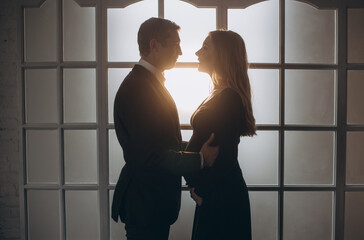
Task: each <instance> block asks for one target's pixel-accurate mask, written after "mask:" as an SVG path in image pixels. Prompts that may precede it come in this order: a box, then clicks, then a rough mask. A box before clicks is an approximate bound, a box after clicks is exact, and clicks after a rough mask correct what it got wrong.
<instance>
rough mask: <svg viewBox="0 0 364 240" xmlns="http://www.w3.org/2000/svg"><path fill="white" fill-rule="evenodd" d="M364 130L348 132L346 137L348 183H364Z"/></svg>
mask: <svg viewBox="0 0 364 240" xmlns="http://www.w3.org/2000/svg"><path fill="white" fill-rule="evenodd" d="M363 146H364V132H348V133H347V138H346V183H347V184H364V174H363V173H364V161H363V159H364V148H363Z"/></svg>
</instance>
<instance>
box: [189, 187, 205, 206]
mask: <svg viewBox="0 0 364 240" xmlns="http://www.w3.org/2000/svg"><path fill="white" fill-rule="evenodd" d="M190 196H191V198H192V199H193V200H194V201H195V202H196V203H197V205H198V206H201V205H202V200H203V199H202V197H200V196H198V195H197V194H196V193H195V188H191V190H190Z"/></svg>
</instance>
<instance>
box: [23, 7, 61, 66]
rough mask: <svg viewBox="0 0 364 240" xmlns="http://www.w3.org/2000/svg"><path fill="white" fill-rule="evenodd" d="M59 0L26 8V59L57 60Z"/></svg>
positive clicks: (38, 60) (34, 60)
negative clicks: (39, 6)
mask: <svg viewBox="0 0 364 240" xmlns="http://www.w3.org/2000/svg"><path fill="white" fill-rule="evenodd" d="M56 17H57V1H56V0H47V1H46V2H45V3H44V4H43V5H42V7H41V8H26V9H25V10H24V58H25V61H31V62H40V61H56V60H57V53H56V52H57V51H56V42H57V41H56V39H57V18H56Z"/></svg>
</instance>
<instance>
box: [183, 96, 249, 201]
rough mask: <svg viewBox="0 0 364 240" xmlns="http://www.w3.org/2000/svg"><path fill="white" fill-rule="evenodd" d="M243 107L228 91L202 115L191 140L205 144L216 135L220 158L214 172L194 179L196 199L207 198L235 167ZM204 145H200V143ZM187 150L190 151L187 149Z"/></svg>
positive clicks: (212, 168) (212, 170)
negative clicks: (212, 134)
mask: <svg viewBox="0 0 364 240" xmlns="http://www.w3.org/2000/svg"><path fill="white" fill-rule="evenodd" d="M242 111H243V106H242V102H241V98H240V95H239V94H238V93H236V92H235V91H234V90H232V89H225V90H223V91H222V92H221V93H220V94H219V95H217V96H216V97H215V99H213V102H211V106H209V107H208V108H206V109H205V110H204V112H202V113H201V114H199V115H198V116H196V117H197V119H195V121H196V124H197V125H196V129H198V131H197V132H196V134H195V133H194V136H193V137H192V138H191V142H190V143H191V144H193V141H197V142H198V141H200V142H202V143H203V142H205V141H206V140H207V139H208V137H209V136H210V134H211V133H215V140H214V142H213V145H218V146H220V152H219V156H218V158H217V159H216V162H215V163H214V165H213V166H212V167H211V168H207V169H204V170H203V171H201V172H200V173H199V175H198V176H197V177H194V178H192V185H193V186H194V187H195V192H196V194H197V195H199V196H201V197H204V196H206V195H207V194H208V193H209V192H210V191H211V189H213V187H214V185H216V184H217V183H219V182H220V181H222V180H223V179H224V178H225V177H226V176H227V175H229V174H231V173H232V171H233V170H234V168H235V167H236V166H235V164H236V159H235V158H236V151H237V144H238V143H237V142H236V141H237V139H239V138H238V137H239V133H240V132H241V126H242V125H243V124H244V123H242ZM200 144H201V143H200ZM187 149H188V148H187Z"/></svg>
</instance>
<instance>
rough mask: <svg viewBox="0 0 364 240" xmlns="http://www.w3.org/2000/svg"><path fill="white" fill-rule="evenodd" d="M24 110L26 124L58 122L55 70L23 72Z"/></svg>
mask: <svg viewBox="0 0 364 240" xmlns="http://www.w3.org/2000/svg"><path fill="white" fill-rule="evenodd" d="M25 110H26V122H27V123H56V122H58V104H57V70H56V69H34V70H26V71H25Z"/></svg>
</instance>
